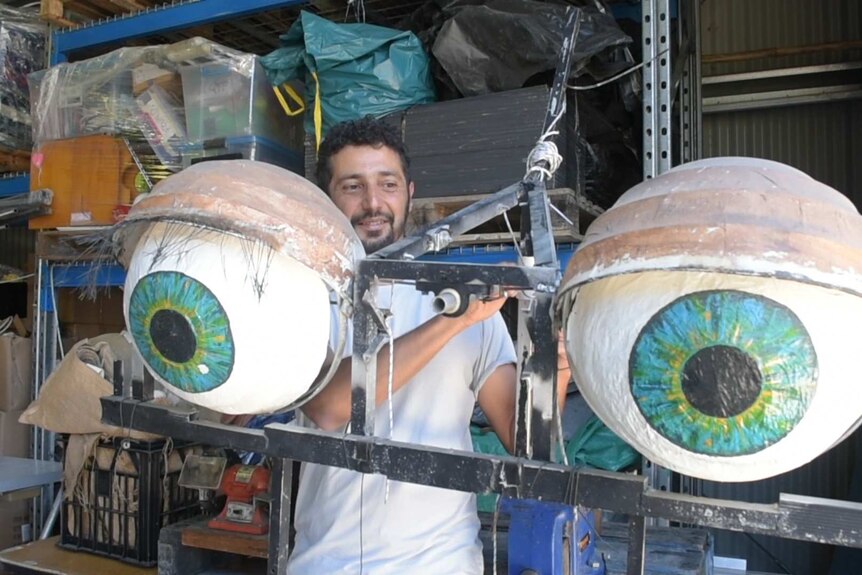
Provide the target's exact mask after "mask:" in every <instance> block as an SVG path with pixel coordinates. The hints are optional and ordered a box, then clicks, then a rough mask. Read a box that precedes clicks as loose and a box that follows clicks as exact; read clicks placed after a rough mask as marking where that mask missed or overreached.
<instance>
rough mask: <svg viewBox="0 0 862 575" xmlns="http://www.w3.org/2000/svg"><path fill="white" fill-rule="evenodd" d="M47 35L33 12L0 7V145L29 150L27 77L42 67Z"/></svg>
mask: <svg viewBox="0 0 862 575" xmlns="http://www.w3.org/2000/svg"><path fill="white" fill-rule="evenodd" d="M47 32H48V29H47V27H46V26H45V25H44V24H43V23H42V22H41V21H39V17H38V14H37V13H36V12H34V11H27V10H17V9H13V8H8V7H5V6H0V79H2V81H0V145H3V146H6V147H10V148H15V149H19V150H20V149H28V148H30V144H31V132H32V128H31V127H30V92H29V88H28V87H27V75H28V74H29V73H31V72H33V71H35V70H41V69H42V68H43V67H44V66H45V38H46V36H47Z"/></svg>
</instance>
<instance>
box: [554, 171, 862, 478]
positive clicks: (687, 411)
mask: <svg viewBox="0 0 862 575" xmlns="http://www.w3.org/2000/svg"><path fill="white" fill-rule="evenodd" d="M557 303H558V307H557V309H558V312H559V313H560V316H561V317H560V319H561V321H562V322H563V325H564V333H565V338H566V350H567V352H568V355H569V360H570V362H571V364H572V373H573V377H574V379H575V381H576V383H577V385H578V387H579V388H580V390H581V392H582V393H583V395H584V398H585V399H586V400H587V402H588V403H589V405H590V406H591V407H592V408H593V410H594V411H595V412H596V414H597V415H598V416H599V417H600V418H601V419H602V421H604V422H605V424H607V425H608V427H610V428H611V429H612V430H613V431H614V432H615V433H616V434H617V435H619V436H620V437H621V438H622V439H624V440H625V441H626V442H628V443H629V444H630V445H632V446H633V447H635V448H636V449H637V450H638V451H640V452H641V453H642V454H643V455H644V456H645V457H647V458H649V459H650V460H651V461H653V462H655V463H657V464H659V465H661V466H664V467H667V468H670V469H672V470H674V471H677V472H679V473H683V474H686V475H690V476H693V477H698V478H702V479H708V480H715V481H729V482H736V481H753V480H758V479H762V478H767V477H771V476H774V475H778V474H780V473H783V472H786V471H789V470H792V469H794V468H797V467H799V466H801V465H804V464H805V463H807V462H809V461H810V460H812V459H814V458H815V457H817V456H818V455H820V454H821V453H823V452H825V451H827V450H828V449H830V448H831V447H832V446H833V445H835V444H836V443H838V442H839V441H841V440H842V439H843V438H844V437H845V436H846V435H847V434H849V433H850V432H852V431H853V430H854V429H855V428H856V427H857V426H858V424H859V422H860V417H862V393H859V392H858V390H857V386H858V380H859V378H858V375H857V372H858V369H857V365H858V364H857V363H856V359H857V358H858V356H859V353H860V350H859V343H858V342H859V338H858V335H857V331H858V326H859V325H860V324H862V217H860V215H859V213H858V212H857V210H856V209H855V208H854V206H853V204H852V203H851V202H850V201H849V200H848V199H847V198H846V197H845V196H843V195H842V194H841V193H839V192H837V191H836V190H834V189H832V188H829V187H828V186H826V185H824V184H822V183H820V182H817V181H815V180H814V179H812V178H811V177H809V176H808V175H806V174H804V173H802V172H800V171H798V170H796V169H794V168H791V167H789V166H786V165H783V164H779V163H776V162H772V161H766V160H760V159H752V158H715V159H710V160H703V161H698V162H693V163H690V164H686V165H683V166H680V167H678V168H675V169H673V170H670V171H669V172H668V173H666V174H664V175H661V176H659V177H656V178H654V179H652V180H647V181H645V182H643V183H641V184H639V185H637V186H635V187H634V188H632V189H631V190H629V191H628V192H627V193H625V194H624V195H623V196H622V197H621V198H620V199H619V201H617V203H616V204H615V205H614V206H613V207H612V208H611V209H609V210H608V211H607V212H605V213H604V214H602V215H601V216H600V217H599V218H597V219H596V221H595V222H593V224H592V225H591V226H590V228H589V229H588V230H587V233H586V236H585V238H584V241H583V243H582V244H581V246H580V247H579V249H578V251H577V252H576V253H575V255H574V256H573V258H572V260H571V261H570V263H569V266H568V268H567V270H566V273H565V276H564V279H563V282H562V285H561V288H560V291H559V294H558V302H557Z"/></svg>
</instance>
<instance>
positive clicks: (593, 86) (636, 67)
mask: <svg viewBox="0 0 862 575" xmlns="http://www.w3.org/2000/svg"><path fill="white" fill-rule="evenodd" d="M669 51H670V48H665V49H664V50H662V51H661V52H659V53H658V54H656V55H655V56H653V57H652V58H650V59H649V60H646V61H644V62H641V63H640V64H636V65H634V66H632V67H631V68H626V69H625V70H623V71H622V72H620V73H618V74H614V75H613V76H611V77H610V78H605V79H604V80H602V81H601V82H596V83H595V84H589V85H587V86H574V85H572V84H567V86H566V87H567V88H569V89H570V90H575V91H576V92H580V91H585V90H595V89H596V88H601V87H602V86H605V85H607V84H610V83H611V82H614V81H616V80H619V79H620V78H622V77H623V76H628V75H629V74H631V73H632V72H636V71H637V70H640V69H641V68H643V67H644V66H645V65H646V64H649V63H650V62H653V61H654V60H658V59H659V57H661V56H664V55H665V54H667V53H668V52H669Z"/></svg>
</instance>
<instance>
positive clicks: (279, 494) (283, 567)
mask: <svg viewBox="0 0 862 575" xmlns="http://www.w3.org/2000/svg"><path fill="white" fill-rule="evenodd" d="M292 483H293V462H292V461H291V460H290V459H283V458H280V457H276V458H274V459H273V462H272V470H271V475H270V485H271V487H270V493H271V496H272V499H271V500H270V503H269V555H268V557H267V573H268V574H269V575H280V574H282V573H287V558H288V556H289V555H290V524H291V522H290V516H291V512H292V507H291V494H290V489H291V484H292Z"/></svg>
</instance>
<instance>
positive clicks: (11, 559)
mask: <svg viewBox="0 0 862 575" xmlns="http://www.w3.org/2000/svg"><path fill="white" fill-rule="evenodd" d="M59 540H60V538H59V537H51V538H49V539H43V540H41V541H34V542H33V543H27V544H26V545H20V546H18V547H12V548H10V549H6V550H5V551H0V564H2V565H3V568H4V569H6V570H8V571H11V572H13V573H46V574H50V575H93V574H94V573H110V574H111V575H156V573H158V569H157V568H156V567H151V568H145V567H138V566H136V565H129V564H128V563H122V562H120V561H117V560H115V559H109V558H107V557H102V556H100V555H92V554H90V553H83V552H78V551H69V550H67V549H62V548H60V547H57V542H58V541H59Z"/></svg>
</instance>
